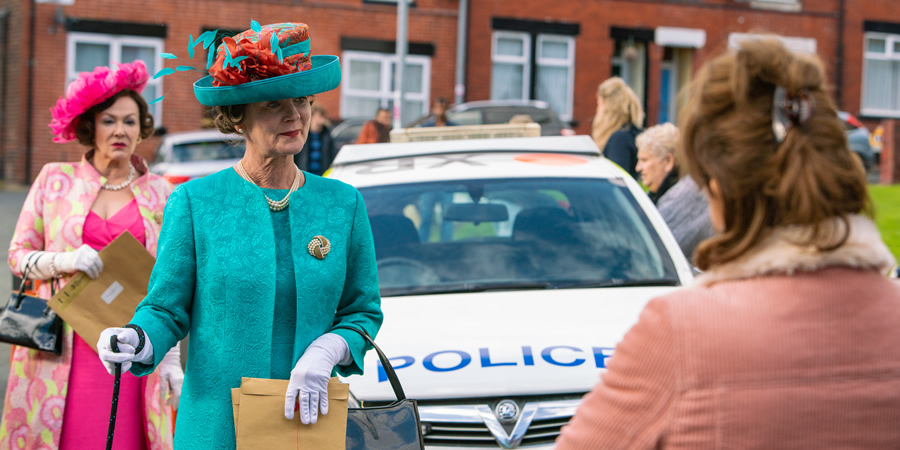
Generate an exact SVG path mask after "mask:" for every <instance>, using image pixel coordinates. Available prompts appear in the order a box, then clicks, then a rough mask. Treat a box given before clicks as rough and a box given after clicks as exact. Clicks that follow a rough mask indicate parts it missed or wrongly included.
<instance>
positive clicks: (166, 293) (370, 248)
mask: <svg viewBox="0 0 900 450" xmlns="http://www.w3.org/2000/svg"><path fill="white" fill-rule="evenodd" d="M288 208H289V210H290V211H289V213H290V223H291V233H292V235H291V236H292V239H291V241H292V247H293V252H292V253H293V258H294V275H295V280H296V283H297V328H296V333H295V337H294V353H293V360H292V361H291V365H293V364H294V363H296V361H297V360H298V359H300V356H301V355H302V354H303V352H304V351H305V350H306V348H307V347H308V346H309V344H310V343H311V342H312V341H313V340H315V339H316V338H317V337H319V336H321V335H322V334H324V333H327V332H329V331H330V330H331V329H332V328H333V327H334V326H336V325H338V324H353V325H356V326H357V327H361V328H363V329H365V330H366V331H367V332H368V333H369V334H370V335H371V336H373V337H374V336H375V334H376V333H377V331H378V329H379V328H380V326H381V320H382V314H381V298H380V297H379V294H378V276H377V272H376V266H375V248H374V245H373V242H372V229H371V228H370V226H369V219H368V216H367V214H366V208H365V205H364V203H363V199H362V196H361V195H360V194H359V192H358V191H357V190H356V189H354V188H353V187H351V186H349V185H346V184H344V183H342V182H340V181H336V180H330V179H326V178H321V177H318V176H315V175H310V174H306V183H305V184H304V186H303V187H301V188H300V189H298V190H297V191H296V192H294V193H293V194H292V195H291V200H290V206H289V207H288ZM316 235H322V236H325V237H326V238H328V239H329V240H330V241H331V251H330V252H329V253H328V254H327V255H326V257H325V258H324V259H322V260H319V259H316V258H315V257H313V256H311V255H310V254H309V251H308V250H307V245H308V243H309V242H310V241H311V240H312V239H313V237H314V236H316ZM275 270H276V265H275V232H274V229H273V225H272V218H271V213H270V212H269V209H268V205H267V203H266V199H265V196H264V194H263V192H262V190H261V189H260V188H259V187H257V186H256V185H254V184H251V183H249V182H247V181H245V180H244V179H243V178H241V177H240V176H239V175H238V174H237V173H236V172H235V171H234V170H233V169H230V168H229V169H227V170H223V171H221V172H218V173H216V174H213V175H210V176H207V177H204V178H201V179H198V180H195V181H191V182H189V183H186V184H184V185H182V186H181V187H179V188H178V189H176V190H175V192H173V193H172V195H171V196H170V197H169V200H168V203H167V204H166V209H165V214H164V219H163V226H162V231H161V235H160V240H159V247H158V253H157V260H156V265H155V266H154V267H153V274H152V276H151V277H150V285H149V288H148V294H147V297H146V298H145V299H144V300H143V301H142V302H141V304H140V305H139V306H138V308H137V310H136V311H135V315H134V318H133V319H132V323H134V324H136V325H138V326H140V327H141V328H143V329H144V331H145V332H146V334H147V336H148V337H149V338H150V341H151V342H152V343H153V348H154V350H156V349H166V348H170V347H172V346H173V345H175V343H176V342H178V341H179V340H181V339H183V338H184V337H185V336H186V335H187V334H188V332H190V339H189V347H188V360H187V369H186V371H185V380H184V386H183V390H182V394H181V403H180V408H179V411H178V420H177V423H176V427H175V447H176V448H178V449H222V448H234V447H235V437H234V422H233V421H234V419H233V415H232V406H231V388H236V387H239V386H240V384H241V377H257V378H270V376H269V375H270V370H271V351H270V349H271V339H272V321H273V314H274V313H275V311H274V304H275ZM333 332H334V333H336V334H339V335H340V336H342V337H343V338H344V339H345V340H346V341H347V344H348V345H349V347H350V352H351V354H352V356H353V362H352V363H351V364H350V365H348V366H340V367H337V372H338V373H340V374H341V375H345V376H346V375H351V374H359V373H362V368H363V356H364V354H365V352H366V350H367V346H366V343H365V342H364V341H363V339H362V338H361V337H360V336H359V335H358V334H356V333H354V332H352V331H348V330H334V331H333ZM165 353H166V352H163V351H158V350H157V351H155V352H154V361H153V364H152V365H150V364H146V365H145V364H136V365H134V366H132V369H131V372H132V373H134V374H135V375H146V374H149V373H150V372H152V370H153V369H154V367H156V365H157V364H159V363H160V362H161V361H162V358H163V356H165Z"/></svg>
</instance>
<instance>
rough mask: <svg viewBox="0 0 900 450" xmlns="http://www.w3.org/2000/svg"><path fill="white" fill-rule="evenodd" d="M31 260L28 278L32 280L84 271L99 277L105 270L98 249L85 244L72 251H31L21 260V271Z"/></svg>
mask: <svg viewBox="0 0 900 450" xmlns="http://www.w3.org/2000/svg"><path fill="white" fill-rule="evenodd" d="M29 262H31V271H30V272H29V273H28V278H29V279H32V280H49V279H51V278H54V277H55V276H60V275H64V274H69V273H75V272H84V273H86V274H87V276H89V277H91V279H94V278H97V276H98V275H100V272H101V271H102V270H103V260H101V259H100V255H99V254H98V253H97V250H94V249H93V248H91V246H89V245H87V244H83V245H82V246H81V247H78V248H77V249H75V250H74V251H71V252H43V251H37V252H31V253H29V254H27V255H26V256H25V257H24V258H22V261H20V262H19V267H18V269H19V271H20V272H24V271H25V265H26V264H28V263H29Z"/></svg>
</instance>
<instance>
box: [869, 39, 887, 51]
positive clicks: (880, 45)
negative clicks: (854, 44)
mask: <svg viewBox="0 0 900 450" xmlns="http://www.w3.org/2000/svg"><path fill="white" fill-rule="evenodd" d="M885 48H887V47H886V42H885V40H884V39H869V41H868V45H867V46H866V51H869V52H873V53H884V50H885Z"/></svg>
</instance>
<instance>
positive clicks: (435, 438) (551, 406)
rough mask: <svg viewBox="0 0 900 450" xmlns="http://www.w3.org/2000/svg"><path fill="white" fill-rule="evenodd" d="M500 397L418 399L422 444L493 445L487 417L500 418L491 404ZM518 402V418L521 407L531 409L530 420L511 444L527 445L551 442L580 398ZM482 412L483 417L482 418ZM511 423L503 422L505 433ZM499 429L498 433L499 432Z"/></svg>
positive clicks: (494, 439) (511, 428) (522, 413)
mask: <svg viewBox="0 0 900 450" xmlns="http://www.w3.org/2000/svg"><path fill="white" fill-rule="evenodd" d="M500 400H501V399H488V400H482V401H481V402H480V403H479V404H462V405H460V404H455V405H453V404H447V405H434V404H430V405H429V404H428V403H425V402H419V417H420V418H421V421H422V426H423V431H424V432H425V435H424V438H425V445H428V446H434V447H496V446H499V441H498V439H497V437H495V435H494V433H492V432H491V429H490V428H489V427H488V424H487V421H492V420H494V421H495V424H497V425H499V424H500V422H499V421H498V420H496V416H494V412H493V411H494V407H495V406H496V405H497V403H498V402H499V401H500ZM514 401H515V402H516V404H517V405H518V406H519V411H520V414H519V418H518V419H517V420H519V421H521V420H523V418H524V416H525V415H526V413H525V411H531V412H533V417H532V418H531V422H530V424H529V425H528V427H527V429H525V431H524V434H522V439H521V442H520V443H519V444H518V445H517V446H512V447H511V448H528V447H531V446H536V445H548V444H552V443H553V442H554V441H555V440H556V437H557V436H559V433H560V429H561V428H562V427H563V426H564V425H565V424H566V423H568V422H569V419H570V418H571V417H572V415H573V414H574V413H575V409H576V408H577V407H578V404H579V403H580V402H581V400H580V399H572V398H568V399H564V400H544V401H530V400H528V399H515V400H514ZM485 415H487V418H486V419H485ZM513 425H514V424H508V425H506V426H505V427H503V428H504V430H503V431H505V432H506V436H501V437H507V438H509V436H511V435H513V434H516V433H515V432H514V428H515V427H514V426H513ZM503 431H501V432H500V433H502V432H503Z"/></svg>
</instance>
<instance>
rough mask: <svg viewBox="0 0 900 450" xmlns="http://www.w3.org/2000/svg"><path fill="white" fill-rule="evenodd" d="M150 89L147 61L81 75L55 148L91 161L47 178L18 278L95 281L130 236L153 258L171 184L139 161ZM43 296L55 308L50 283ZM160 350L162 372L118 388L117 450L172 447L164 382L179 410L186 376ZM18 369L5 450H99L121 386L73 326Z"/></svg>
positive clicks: (2, 443)
mask: <svg viewBox="0 0 900 450" xmlns="http://www.w3.org/2000/svg"><path fill="white" fill-rule="evenodd" d="M148 78H149V75H148V73H147V69H146V67H145V66H144V63H143V62H142V61H135V62H134V63H130V64H119V65H118V66H117V67H114V68H109V67H98V68H96V69H94V71H93V72H84V73H81V74H80V75H79V76H78V78H77V79H76V80H75V81H73V82H72V83H71V84H70V85H69V87H68V89H67V90H66V96H65V97H64V98H60V99H59V101H58V102H57V104H56V107H55V108H53V109H51V112H52V114H53V122H51V123H50V128H51V129H52V130H53V134H54V135H55V136H56V137H54V138H53V140H54V142H59V143H63V142H69V141H72V140H76V139H77V140H78V142H79V143H80V144H82V145H84V146H85V147H87V148H88V149H89V150H88V151H87V152H86V153H85V154H84V157H83V158H82V159H81V162H77V163H50V164H47V165H45V166H44V167H43V169H41V173H40V174H39V175H38V177H37V179H36V180H35V182H34V184H33V185H32V186H31V191H29V193H28V197H27V198H26V200H25V204H24V205H23V207H22V213H21V214H20V215H19V221H18V223H17V225H16V231H15V235H14V236H13V238H12V242H11V243H10V248H9V266H10V268H12V271H13V273H14V274H16V275H19V276H22V274H23V272H24V271H25V267H26V265H29V266H30V271H29V274H28V278H30V279H35V280H52V279H57V280H59V282H60V283H59V284H60V285H64V284H65V283H66V282H67V281H68V280H69V279H70V278H71V276H72V275H73V274H75V272H79V271H81V272H85V273H86V274H87V275H88V276H90V277H91V278H96V277H97V276H98V274H99V273H100V272H101V271H102V270H103V262H102V261H101V260H100V257H99V256H98V254H97V251H98V250H100V249H102V248H103V247H105V246H106V245H107V244H109V243H110V242H112V241H113V240H114V239H115V238H116V237H118V236H119V235H120V234H122V233H124V232H126V231H127V232H129V233H131V234H132V235H133V236H134V237H135V238H137V239H138V240H139V241H140V242H141V243H143V244H144V246H145V247H146V248H147V251H149V252H150V253H151V254H155V253H156V243H157V236H158V235H159V230H160V225H161V221H162V216H163V207H164V205H165V203H166V199H167V198H168V197H169V193H171V192H172V185H171V184H169V182H168V181H166V180H164V179H163V178H162V177H159V176H157V175H154V174H151V173H150V172H149V171H148V170H147V164H146V162H145V161H144V160H143V159H142V158H140V157H139V156H137V155H135V154H134V151H135V148H136V147H137V144H138V143H140V142H141V139H144V138H147V137H148V136H150V135H151V134H152V133H153V116H151V115H150V113H149V112H148V109H147V102H145V101H144V99H143V97H141V94H140V92H141V91H142V90H143V89H144V86H145V85H146V84H147V80H148ZM39 294H40V296H41V297H42V298H48V299H49V298H50V283H46V282H45V283H43V284H41V287H40V292H39ZM160 348H161V349H169V348H172V350H171V351H169V352H168V353H166V352H165V351H161V354H162V355H164V357H163V358H162V364H161V365H160V368H159V371H158V373H154V374H152V375H151V376H149V377H147V378H144V379H140V378H137V377H134V376H131V375H126V376H123V377H122V380H121V386H120V394H119V395H120V398H121V401H120V406H119V412H118V420H117V421H116V431H117V432H118V433H117V435H118V436H120V438H119V439H118V440H117V441H116V448H122V449H125V448H128V449H144V448H149V449H162V448H172V429H171V423H172V420H171V415H172V413H171V409H170V408H169V407H168V406H167V405H166V404H165V401H164V400H161V399H160V395H159V394H160V389H161V383H162V381H166V382H167V383H168V385H169V387H170V389H171V390H172V392H173V394H174V397H173V398H172V399H171V401H170V403H174V402H177V399H178V395H179V393H180V390H181V380H182V378H183V373H182V371H181V361H180V352H179V350H178V346H177V345H176V341H172V342H171V343H169V344H168V345H166V346H161V347H160ZM12 359H13V361H12V367H11V370H10V377H9V384H8V385H7V389H6V401H5V404H4V408H3V425H2V426H0V447H2V448H38V447H40V448H46V447H44V446H49V447H51V448H61V449H67V448H72V449H76V448H103V446H104V445H105V444H104V442H105V438H106V431H107V421H108V419H109V416H108V412H107V410H106V409H105V408H98V407H97V406H98V403H97V402H98V401H101V400H99V399H102V401H103V402H105V401H107V399H110V398H112V389H113V384H112V382H111V380H110V378H109V376H108V375H107V374H106V370H105V369H104V367H103V364H101V363H100V362H99V361H97V355H96V353H94V349H93V346H92V345H90V344H88V343H86V342H84V340H82V339H81V337H80V336H79V335H78V333H75V332H73V330H72V329H71V328H70V327H68V326H66V327H65V329H64V333H63V352H62V355H60V356H57V355H54V354H52V353H47V352H40V351H36V350H31V349H28V348H25V347H14V350H13V355H12ZM36 386H40V388H37V387H36ZM162 389H165V388H162Z"/></svg>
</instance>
